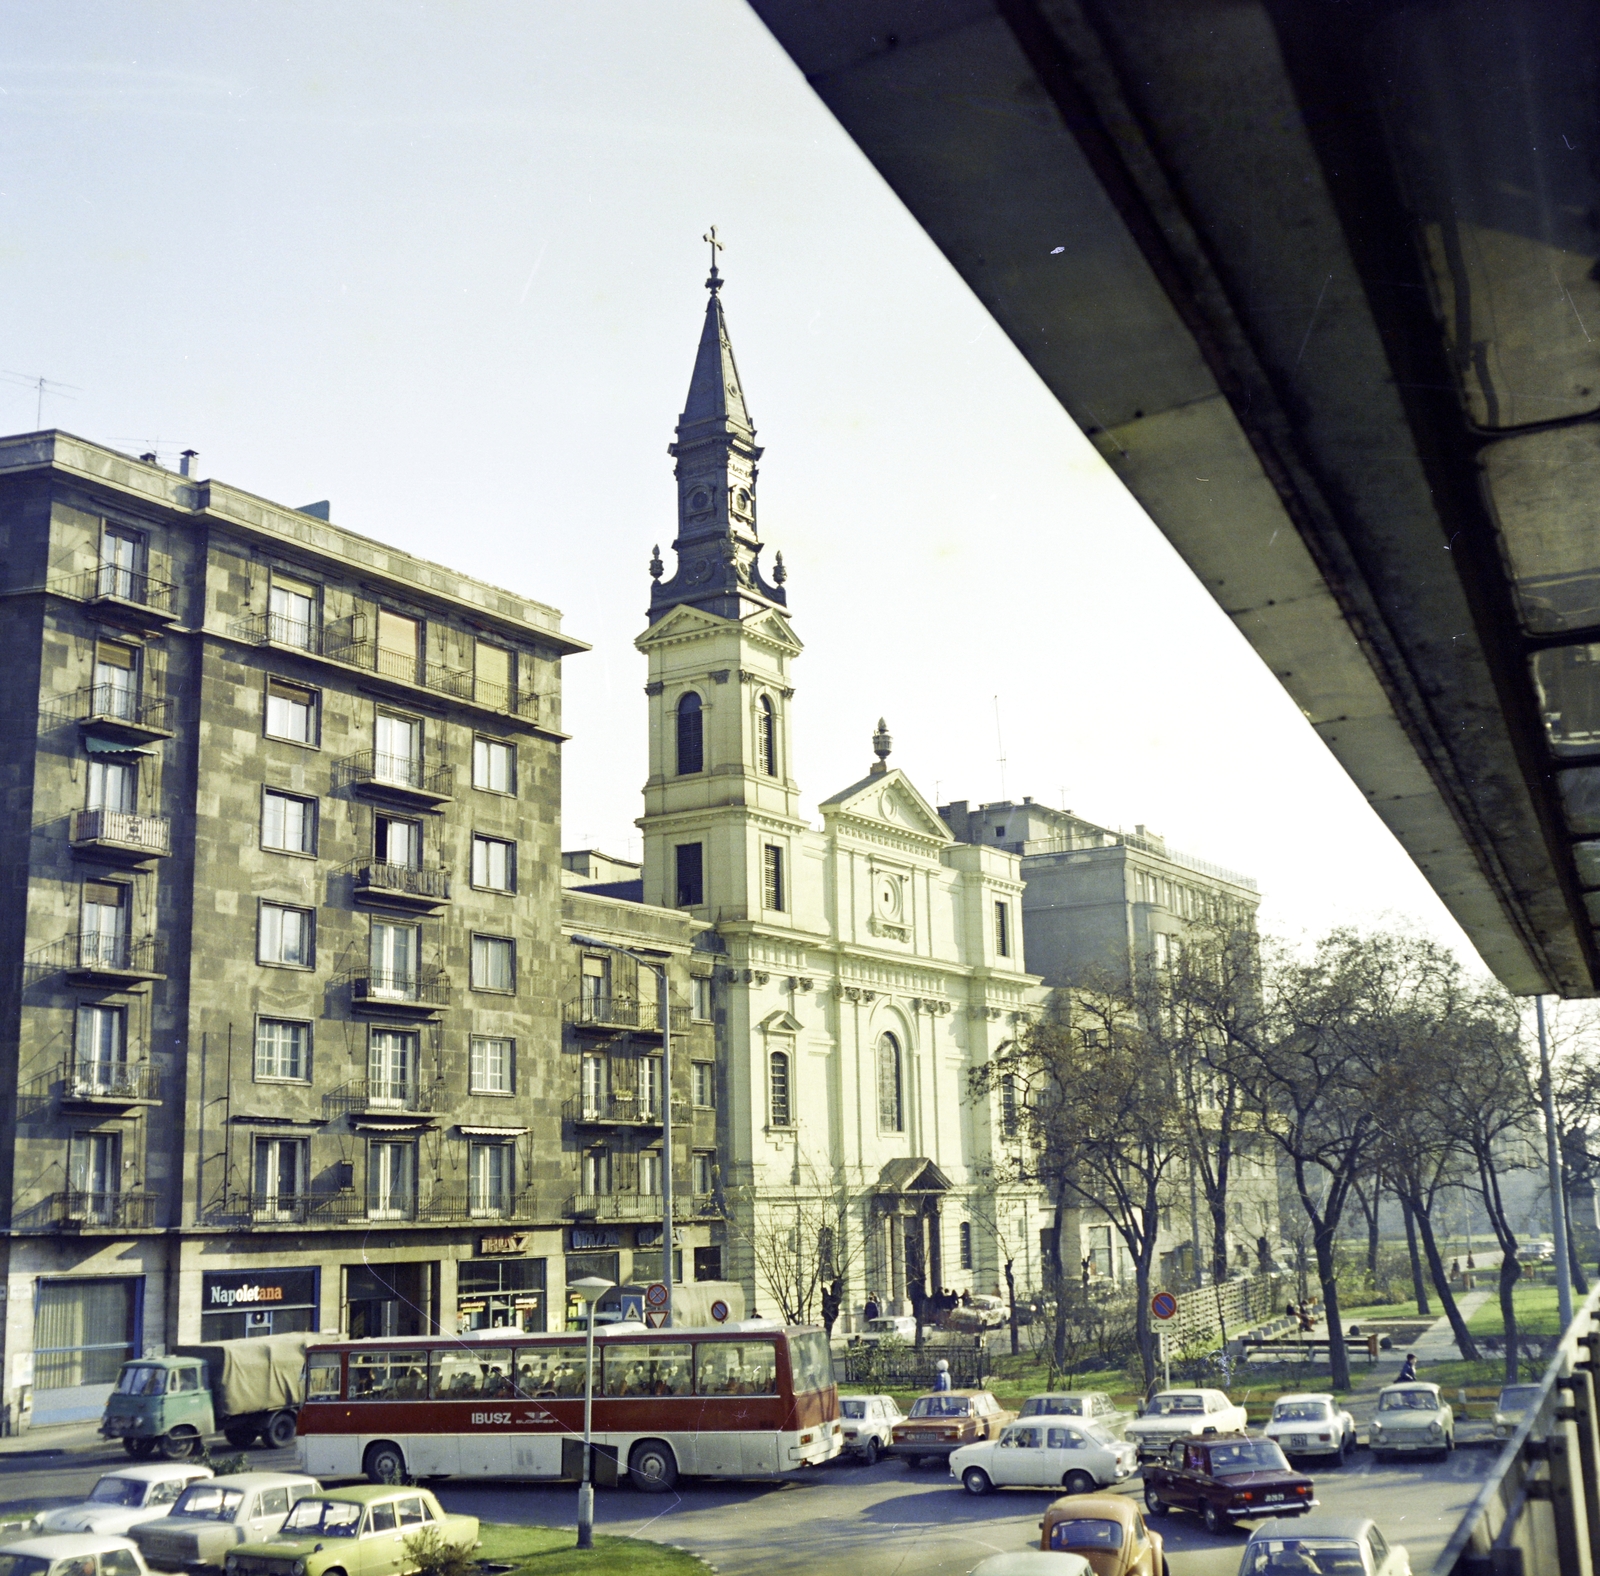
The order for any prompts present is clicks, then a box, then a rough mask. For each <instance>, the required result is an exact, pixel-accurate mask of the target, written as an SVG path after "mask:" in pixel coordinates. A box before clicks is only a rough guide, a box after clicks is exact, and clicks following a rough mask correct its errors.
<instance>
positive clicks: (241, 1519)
mask: <svg viewBox="0 0 1600 1576" xmlns="http://www.w3.org/2000/svg"><path fill="white" fill-rule="evenodd" d="M321 1488H322V1485H321V1484H320V1483H318V1482H317V1480H316V1479H315V1478H313V1477H305V1476H304V1475H302V1474H301V1473H298V1472H234V1473H231V1474H229V1475H228V1476H226V1477H215V1478H207V1479H206V1480H205V1481H204V1482H201V1483H191V1484H190V1485H189V1487H188V1488H186V1489H185V1490H184V1491H183V1496H182V1498H181V1499H179V1501H178V1503H177V1504H176V1505H174V1506H173V1507H172V1513H171V1514H170V1515H167V1516H162V1517H160V1518H159V1519H157V1520H154V1521H142V1522H140V1523H139V1524H138V1525H137V1526H136V1527H133V1528H132V1529H131V1530H130V1531H129V1533H128V1536H129V1537H130V1538H132V1539H133V1541H134V1542H135V1543H137V1544H138V1545H139V1552H140V1553H141V1554H143V1555H144V1557H145V1560H146V1562H147V1563H148V1564H149V1565H150V1566H152V1567H153V1568H154V1569H156V1570H162V1571H193V1572H205V1573H209V1572H211V1571H214V1570H218V1569H220V1568H221V1566H222V1562H223V1559H224V1557H225V1556H226V1555H227V1552H228V1550H229V1549H231V1548H234V1547H236V1546H237V1545H238V1544H241V1543H248V1542H250V1541H252V1540H253V1539H258V1538H270V1537H271V1536H272V1534H273V1533H275V1532H276V1531H277V1530H278V1528H279V1527H281V1526H282V1525H283V1522H284V1518H285V1517H286V1516H287V1515H288V1514H289V1510H290V1507H291V1506H293V1505H295V1504H297V1503H298V1502H299V1501H300V1500H302V1499H305V1498H306V1497H307V1495H310V1494H316V1493H320V1492H321ZM0 1576H5V1573H4V1572H0Z"/></svg>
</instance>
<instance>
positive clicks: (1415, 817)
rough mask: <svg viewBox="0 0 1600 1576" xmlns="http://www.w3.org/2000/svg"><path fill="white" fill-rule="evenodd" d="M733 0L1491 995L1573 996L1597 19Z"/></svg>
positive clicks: (1588, 658)
mask: <svg viewBox="0 0 1600 1576" xmlns="http://www.w3.org/2000/svg"><path fill="white" fill-rule="evenodd" d="M751 3H752V5H753V8H754V10H755V11H756V12H757V14H758V15H759V16H760V17H761V18H762V19H763V20H764V21H765V22H766V24H767V26H768V27H769V28H770V29H771V30H772V32H773V33H774V34H775V36H776V37H777V39H778V40H779V42H780V43H781V44H782V45H783V47H784V48H785V49H786V50H787V51H788V53H789V54H790V56H791V58H792V59H793V60H794V61H795V62H796V63H797V65H798V66H799V67H800V69H801V70H802V71H803V72H804V73H805V75H806V77H807V79H808V80H809V81H810V83H811V85H812V86H813V88H814V89H815V90H816V92H817V93H818V94H819V95H820V96H821V98H822V99H823V101H824V102H825V103H826V104H827V106H828V107H829V109H830V110H832V112H833V113H834V114H835V115H836V116H837V117H838V119H839V120H840V122H841V123H842V124H843V126H844V127H845V129H846V130H847V131H848V132H849V133H850V135H851V136H852V137H853V138H854V139H855V140H856V142H857V143H858V144H859V145H860V147H861V148H862V149H863V151H864V152H865V153H866V155H867V156H868V158H869V159H870V160H871V161H872V162H873V163H874V164H875V165H876V167H877V168H878V170H879V171H880V173H881V174H882V175H883V176H884V178H885V179H886V180H887V181H888V183H889V185H890V186H891V187H892V188H893V189H894V191H895V192H896V193H897V194H898V195H899V197H900V198H901V200H902V201H903V202H904V203H905V204H906V206H907V207H908V208H909V209H910V211H911V213H912V214H913V215H914V216H915V218H916V219H917V220H918V221H919V222H920V223H921V224H922V226H923V227H924V228H925V229H926V230H927V232H928V233H929V235H930V236H931V237H932V239H933V240H934V242H935V243H936V244H937V245H938V246H939V247H940V249H941V250H942V251H943V252H944V254H945V256H946V257H947V258H948V259H949V260H950V262H951V263H952V264H953V266H954V267H955V268H956V269H957V271H958V272H959V273H960V274H961V275H962V277H963V278H964V279H965V280H966V281H967V283H968V284H969V285H970V287H971V288H972V289H973V291H974V292H975V293H976V294H977V295H978V297H979V298H980V299H981V300H982V301H983V302H984V304H985V305H986V306H987V307H988V309H989V311H990V312H991V313H992V314H993V315H994V317H995V319H996V320H997V322H998V323H999V324H1000V326H1001V327H1002V328H1003V329H1004V330H1005V332H1006V333H1007V334H1008V335H1009V336H1010V338H1011V339H1012V341H1013V342H1014V343H1015V344H1016V345H1017V347H1018V348H1019V349H1020V350H1021V352H1022V353H1023V355H1024V356H1026V358H1027V359H1028V361H1029V362H1030V363H1031V365H1032V366H1033V368H1034V369H1035V371H1036V372H1037V373H1038V375H1039V376H1040V378H1041V379H1042V380H1043V381H1044V382H1045V384H1046V385H1047V386H1048V387H1049V388H1050V390H1051V391H1052V392H1053V393H1054V395H1055V396H1056V398H1057V399H1058V400H1060V402H1061V404H1062V405H1063V406H1064V408H1065V409H1066V410H1067V411H1068V413H1069V414H1070V415H1071V416H1072V417H1073V419H1074V420H1076V421H1077V422H1078V423H1079V425H1080V426H1081V427H1082V428H1083V430H1084V431H1085V432H1086V433H1088V434H1089V435H1090V436H1091V438H1092V439H1093V441H1094V442H1095V443H1096V445H1097V447H1098V448H1099V451H1100V452H1101V454H1102V455H1103V456H1104V457H1105V458H1106V460H1107V461H1108V463H1109V464H1110V465H1111V466H1112V468H1113V469H1114V470H1115V471H1116V473H1117V474H1118V475H1119V476H1120V477H1121V479H1122V480H1123V482H1124V483H1125V484H1126V485H1127V487H1128V488H1129V490H1130V491H1131V492H1132V494H1133V495H1134V496H1135V497H1136V498H1137V499H1138V500H1139V502H1140V503H1141V504H1142V505H1143V507H1144V508H1145V510H1146V511H1147V512H1148V513H1149V514H1150V516H1151V518H1152V519H1153V520H1154V521H1155V523H1156V524H1157V526H1158V527H1159V528H1160V529H1161V530H1162V531H1163V532H1164V533H1165V535H1166V536H1167V537H1168V539H1169V540H1170V541H1171V542H1172V543H1173V545H1174V546H1175V547H1176V548H1177V550H1178V551H1179V553H1180V554H1181V555H1182V556H1183V557H1184V559H1185V560H1186V561H1187V563H1188V564H1189V565H1190V567H1191V568H1192V569H1193V570H1194V572H1195V573H1196V575H1198V576H1199V578H1200V579H1201V581H1202V583H1203V584H1204V585H1205V586H1206V588H1207V590H1209V591H1210V592H1211V594H1212V595H1213V597H1215V598H1216V600H1217V602H1218V603H1219V604H1220V605H1221V606H1222V607H1223V609H1224V610H1225V611H1226V612H1227V613H1228V614H1229V616H1230V617H1231V618H1232V619H1233V620H1234V621H1235V623H1236V624H1237V626H1238V627H1239V629H1240V630H1241V632H1242V633H1243V634H1244V635H1245V636H1246V638H1247V639H1249V641H1250V642H1251V644H1252V645H1253V646H1254V647H1255V649H1256V651H1257V652H1258V654H1259V655H1260V656H1261V658H1262V660H1263V661H1265V662H1266V663H1267V664H1268V665H1269V667H1270V668H1271V670H1272V672H1273V673H1274V674H1275V675H1276V676H1277V677H1278V679H1279V681H1280V682H1281V683H1282V684H1283V685H1284V687H1285V689H1286V690H1287V691H1288V692H1289V694H1290V695H1291V696H1292V697H1293V698H1294V700H1295V701H1296V703H1297V704H1298V705H1299V706H1300V708H1301V710H1302V712H1303V713H1304V715H1305V716H1306V718H1307V720H1308V721H1309V722H1310V724H1311V725H1312V727H1313V728H1315V729H1316V731H1317V732H1318V734H1319V735H1320V736H1321V737H1322V739H1323V740H1324V742H1325V743H1326V744H1327V746H1328V748H1329V749H1330V750H1331V751H1332V752H1333V754H1334V755H1335V756H1336V757H1337V758H1338V759H1339V761H1340V762H1341V764H1342V765H1343V766H1344V767H1345V769H1346V771H1347V772H1348V773H1349V774H1350V776H1351V777H1352V778H1353V779H1354V780H1355V782H1356V783H1357V784H1358V785H1359V786H1360V788H1361V789H1362V791H1363V792H1364V793H1365V795H1366V797H1367V799H1368V801H1369V802H1370V803H1371V804H1372V806H1373V808H1374V810H1375V811H1376V812H1377V813H1378V814H1379V815H1380V816H1381V817H1382V818H1383V820H1384V821H1385V822H1386V823H1387V825H1388V826H1389V828H1390V829H1391V831H1392V832H1393V833H1394V835H1395V836H1396V837H1397V838H1398V839H1399V840H1400V842H1401V843H1402V845H1403V846H1404V847H1405V848H1406V850H1407V852H1408V853H1409V854H1410V855H1411V857H1412V859H1413V860H1415V862H1416V863H1417V865H1418V867H1419V868H1420V869H1421V870H1422V872H1423V874H1424V875H1425V876H1426V877H1427V879H1428V880H1429V882H1430V883H1431V884H1432V886H1433V887H1434V889H1435V891H1436V892H1438V894H1439V896H1440V897H1441V898H1442V899H1443V901H1444V902H1445V904H1446V905H1447V907H1448V908H1449V909H1450V911H1451V912H1452V913H1453V914H1454V915H1455V917H1456V919H1457V920H1458V921H1459V922H1460V923H1461V925H1462V927H1463V928H1464V930H1465V931H1466V932H1467V934H1468V936H1469V937H1470V938H1471V939H1472V942H1473V944H1474V945H1475V946H1476V947H1477V949H1478V951H1479V953H1480V954H1481V955H1482V957H1483V959H1484V961H1485V962H1486V963H1487V964H1488V966H1489V967H1490V968H1491V969H1492V970H1493V971H1494V972H1495V974H1496V975H1498V977H1499V978H1500V979H1501V980H1502V981H1503V982H1504V983H1505V984H1506V985H1507V986H1508V987H1509V988H1510V989H1512V990H1514V991H1517V992H1523V993H1528V992H1534V991H1541V990H1550V991H1556V992H1559V993H1561V994H1563V995H1569V996H1582V995H1592V994H1595V993H1596V989H1597V981H1600V972H1597V951H1596V942H1595V931H1594V928H1593V926H1594V923H1595V922H1597V921H1600V528H1597V527H1600V520H1597V515H1600V487H1597V486H1596V482H1597V481H1600V281H1597V278H1596V275H1597V274H1600V263H1597V261H1596V259H1597V257H1600V234H1597V215H1600V164H1597V162H1596V158H1595V154H1596V151H1597V150H1600V73H1597V58H1600V44H1597V40H1600V30H1596V29H1595V28H1594V27H1593V26H1592V18H1591V15H1590V13H1589V11H1588V9H1587V8H1586V7H1583V6H1580V5H1577V4H1574V3H1567V0H1539V3H1538V4H1528V3H1527V0H1489V3H1480V0H1419V3H1411V4H1408V3H1404V0H1394V3H1376V0H1352V3H1347V4H1342V5H1339V6H1337V7H1329V6H1326V5H1324V4H1320V3H1315V0H1274V3H1260V0H1103V3H1092V0H751Z"/></svg>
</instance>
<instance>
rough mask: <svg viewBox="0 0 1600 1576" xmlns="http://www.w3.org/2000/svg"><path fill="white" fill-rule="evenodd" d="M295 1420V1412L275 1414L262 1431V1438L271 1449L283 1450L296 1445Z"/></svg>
mask: <svg viewBox="0 0 1600 1576" xmlns="http://www.w3.org/2000/svg"><path fill="white" fill-rule="evenodd" d="M294 1428H295V1418H294V1413H293V1412H274V1413H273V1414H272V1416H271V1417H269V1418H268V1419H267V1426H266V1427H265V1428H263V1429H262V1430H261V1437H262V1439H263V1440H265V1441H266V1443H267V1445H268V1446H269V1448H271V1449H273V1450H283V1449H285V1448H286V1447H287V1446H289V1445H292V1444H293V1443H294Z"/></svg>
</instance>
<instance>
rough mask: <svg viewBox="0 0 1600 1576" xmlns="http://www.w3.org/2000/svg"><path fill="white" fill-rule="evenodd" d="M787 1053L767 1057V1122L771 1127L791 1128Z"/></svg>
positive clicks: (777, 1053) (792, 1114)
mask: <svg viewBox="0 0 1600 1576" xmlns="http://www.w3.org/2000/svg"><path fill="white" fill-rule="evenodd" d="M790 1094H791V1090H790V1087H789V1053H788V1052H787V1051H773V1052H771V1053H770V1054H769V1055H768V1057H767V1121H768V1123H769V1124H770V1125H771V1126H773V1127H792V1126H793V1125H794V1112H793V1108H792V1107H791V1105H790Z"/></svg>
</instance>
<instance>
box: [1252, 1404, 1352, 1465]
mask: <svg viewBox="0 0 1600 1576" xmlns="http://www.w3.org/2000/svg"><path fill="white" fill-rule="evenodd" d="M1262 1432H1263V1433H1264V1434H1265V1435H1266V1436H1267V1438H1268V1439H1272V1440H1276V1441H1277V1443H1278V1447H1279V1448H1280V1449H1281V1450H1282V1451H1283V1453H1284V1454H1285V1455H1286V1456H1287V1457H1288V1458H1289V1459H1290V1460H1291V1461H1293V1460H1295V1459H1297V1458H1298V1457H1300V1456H1333V1457H1334V1458H1335V1459H1336V1460H1337V1461H1343V1460H1344V1459H1345V1457H1346V1456H1348V1455H1349V1454H1350V1452H1351V1451H1352V1450H1354V1449H1355V1447H1356V1420H1355V1418H1353V1417H1352V1416H1351V1415H1350V1414H1349V1413H1348V1412H1346V1411H1344V1410H1343V1409H1342V1408H1341V1407H1340V1406H1339V1404H1338V1403H1337V1402H1336V1401H1335V1400H1334V1398H1333V1397H1332V1396H1331V1395H1324V1394H1305V1395H1280V1396H1279V1397H1278V1399H1277V1400H1276V1401H1275V1402H1274V1403H1273V1406H1272V1416H1271V1417H1270V1418H1269V1419H1268V1420H1267V1426H1266V1427H1265V1428H1264V1429H1263V1430H1262Z"/></svg>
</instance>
